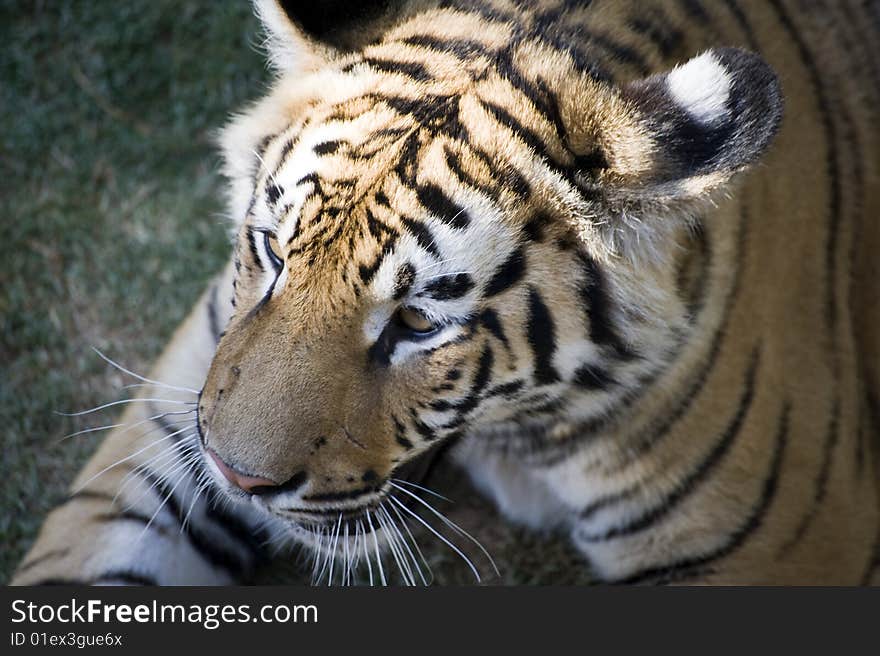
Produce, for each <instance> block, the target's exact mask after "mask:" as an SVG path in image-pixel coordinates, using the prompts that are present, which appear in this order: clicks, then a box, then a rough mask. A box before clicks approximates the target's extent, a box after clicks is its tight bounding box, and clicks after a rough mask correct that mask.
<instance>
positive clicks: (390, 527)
mask: <svg viewBox="0 0 880 656" xmlns="http://www.w3.org/2000/svg"><path fill="white" fill-rule="evenodd" d="M378 510H379V513H381V514H379V513H377V515H376V516H377V517H378V518H379V519H380V520H381V522H382V525H383V528H384V530H385V534H386V537H387V539H388V546H389V548H390V549H391V553H392V555H394V559H395V560H396V561H397V569H398V570H399V571H400V575H401V576H402V577H403V580H404V582H405V583H406V584H407V585H415V584H416V580H415V575H414V574H413V571H412V568H411V567H410V566H409V562H408V561H407V560H406V556H405V555H404V553H403V549H401V548H400V544H399V543H398V541H397V537H396V535H395V531H394V528H395V527H394V521H393V520H392V519H391V515H389V514H388V511H387V510H385V506H383V505H382V504H381V503H380V504H379V508H378Z"/></svg>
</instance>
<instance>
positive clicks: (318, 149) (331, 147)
mask: <svg viewBox="0 0 880 656" xmlns="http://www.w3.org/2000/svg"><path fill="white" fill-rule="evenodd" d="M343 143H344V142H342V141H340V140H338V139H333V140H331V141H322V142H321V143H319V144H316V145H315V146H314V147H313V148H312V150H313V151H315V154H316V155H318V156H322V155H332V154H333V153H335V152H336V151H337V150H339V148H340V146H342V144H343Z"/></svg>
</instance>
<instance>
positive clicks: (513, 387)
mask: <svg viewBox="0 0 880 656" xmlns="http://www.w3.org/2000/svg"><path fill="white" fill-rule="evenodd" d="M525 385H526V381H524V380H522V379H518V380H512V381H510V382H509V383H501V384H500V385H496V386H495V387H492V388H491V389H489V390H488V391H487V392H486V396H503V397H505V398H510V397H512V396H514V395H515V394H517V393H518V392H519V391H520V390H521V389H522V388H523V387H525Z"/></svg>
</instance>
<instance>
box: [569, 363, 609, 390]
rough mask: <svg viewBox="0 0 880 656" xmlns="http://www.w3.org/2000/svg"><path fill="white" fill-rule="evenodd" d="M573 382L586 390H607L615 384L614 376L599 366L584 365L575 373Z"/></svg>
mask: <svg viewBox="0 0 880 656" xmlns="http://www.w3.org/2000/svg"><path fill="white" fill-rule="evenodd" d="M572 382H573V383H574V384H575V385H577V386H578V387H580V388H581V389H585V390H605V389H608V388H609V387H611V386H612V385H614V384H615V382H616V381H615V380H614V376H612V375H611V374H610V373H609V372H608V370H607V369H605V368H604V367H601V366H598V365H592V364H584V365H581V366H580V367H578V368H577V370H576V371H575V372H574V377H573V378H572Z"/></svg>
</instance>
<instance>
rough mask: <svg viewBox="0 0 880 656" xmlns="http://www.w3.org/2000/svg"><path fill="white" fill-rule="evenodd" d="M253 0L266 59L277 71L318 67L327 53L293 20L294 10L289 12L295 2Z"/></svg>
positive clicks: (305, 69) (283, 71)
mask: <svg viewBox="0 0 880 656" xmlns="http://www.w3.org/2000/svg"><path fill="white" fill-rule="evenodd" d="M253 2H254V11H255V12H256V14H257V17H258V18H259V19H260V23H261V24H262V26H263V30H264V32H265V34H266V40H265V43H264V46H265V48H266V51H267V53H268V58H269V63H270V64H271V65H272V67H273V68H274V69H275V70H276V71H278V72H280V73H285V72H291V71H309V70H314V69H317V68H318V67H320V65H321V64H322V63H323V62H324V61H325V60H326V58H327V55H329V54H330V53H329V52H328V51H327V50H326V49H324V48H322V47H321V45H320V44H319V43H318V42H317V41H316V40H314V39H312V38H310V37H309V35H308V33H307V32H306V30H305V29H303V27H302V26H301V25H299V24H298V22H297V21H296V14H295V13H293V12H290V13H289V10H291V9H292V8H293V6H295V5H296V4H298V3H295V2H283V1H282V0H253ZM303 4H311V3H303ZM322 51H323V52H322Z"/></svg>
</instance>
